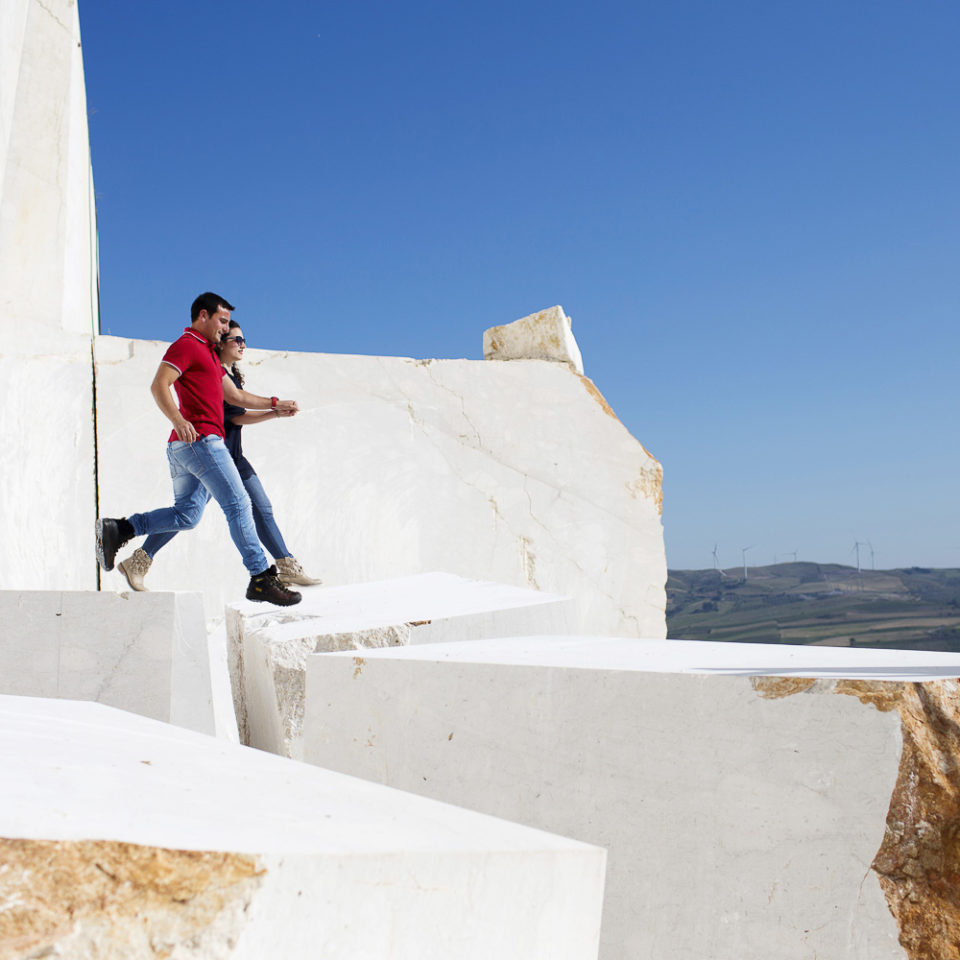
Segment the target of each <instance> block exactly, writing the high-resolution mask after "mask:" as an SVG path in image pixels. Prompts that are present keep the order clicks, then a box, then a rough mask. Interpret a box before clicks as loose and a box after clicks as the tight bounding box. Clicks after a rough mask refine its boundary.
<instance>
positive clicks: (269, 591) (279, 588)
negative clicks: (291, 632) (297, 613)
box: [247, 567, 303, 607]
mask: <svg viewBox="0 0 960 960" xmlns="http://www.w3.org/2000/svg"><path fill="white" fill-rule="evenodd" d="M247 599H248V600H257V601H261V600H265V601H266V602H267V603H275V604H276V605H277V606H279V607H292V606H293V605H294V604H295V603H299V602H300V601H301V600H302V599H303V597H301V596H300V594H299V593H297V591H296V590H288V589H287V588H286V587H285V586H284V585H283V584H282V583H281V582H280V578H279V577H278V576H277V568H276V567H267V569H266V570H264V571H263V573H258V574H257V575H256V576H255V577H251V578H250V585H249V586H248V587H247Z"/></svg>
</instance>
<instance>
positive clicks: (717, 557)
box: [713, 543, 726, 577]
mask: <svg viewBox="0 0 960 960" xmlns="http://www.w3.org/2000/svg"><path fill="white" fill-rule="evenodd" d="M719 546H720V544H718V543H715V544H714V545H713V569H714V570H716V571H717V573H719V574H720V576H721V577H725V576H726V574H725V573H724V572H723V568H722V567H721V566H720V554H719V553H718V548H719Z"/></svg>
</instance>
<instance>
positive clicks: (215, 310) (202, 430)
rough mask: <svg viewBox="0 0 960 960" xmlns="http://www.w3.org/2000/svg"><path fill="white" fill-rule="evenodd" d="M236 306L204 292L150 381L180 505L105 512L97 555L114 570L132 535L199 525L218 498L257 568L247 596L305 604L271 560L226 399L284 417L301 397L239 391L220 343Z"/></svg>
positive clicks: (247, 560) (248, 561) (243, 552)
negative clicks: (113, 514)
mask: <svg viewBox="0 0 960 960" xmlns="http://www.w3.org/2000/svg"><path fill="white" fill-rule="evenodd" d="M233 309H235V308H234V307H233V306H232V305H231V304H230V303H229V301H227V300H225V299H224V298H223V297H220V296H218V295H217V294H215V293H203V294H201V295H200V296H199V297H197V299H196V300H194V301H193V305H192V306H191V308H190V321H191V323H190V326H189V327H187V328H186V329H185V330H184V331H183V335H182V336H181V337H180V339H179V340H177V341H176V342H174V343H172V344H171V345H170V347H169V349H168V350H167V352H166V353H165V354H164V355H163V360H162V361H161V363H160V366H159V368H158V369H157V374H156V376H155V377H154V378H153V383H152V384H151V385H150V392H151V393H152V394H153V398H154V400H156V402H157V406H158V407H160V409H161V410H162V411H163V413H164V416H166V417H167V419H168V420H169V421H170V422H171V423H172V424H173V430H172V432H171V433H170V438H169V440H168V442H167V459H168V460H169V462H170V476H171V477H172V479H173V496H174V503H173V506H172V507H164V508H161V509H159V510H151V511H149V512H147V513H134V514H131V515H130V516H129V517H123V518H120V519H112V518H109V517H103V518H99V519H98V520H97V525H96V534H97V560H98V561H99V563H100V566H102V567H103V569H104V570H112V569H113V564H114V561H115V559H116V555H117V551H118V550H119V549H120V547H122V546H123V545H124V544H125V543H126V542H127V541H128V540H130V539H132V538H133V537H139V536H143V535H149V534H151V533H168V532H179V531H181V530H189V529H191V528H192V527H195V526H196V525H197V523H199V521H200V517H201V516H203V509H204V507H205V506H206V505H207V501H208V500H209V499H210V498H211V497H213V499H214V500H216V501H217V503H219V504H220V506H221V507H222V508H223V512H224V515H225V516H226V518H227V525H228V527H229V528H230V536H231V537H232V538H233V542H234V543H235V544H236V545H237V549H238V550H239V551H240V556H241V557H242V558H243V563H244V566H245V567H246V568H247V570H248V571H249V572H250V584H249V586H248V587H247V599H248V600H266V601H267V602H269V603H276V604H280V605H281V606H290V605H292V604H294V603H299V602H300V599H301V596H300V594H299V593H297V592H296V591H295V590H288V589H287V588H286V587H285V586H284V585H283V584H282V583H281V582H280V580H279V578H278V577H277V568H276V567H275V566H271V565H270V564H268V563H267V558H266V555H265V554H264V552H263V549H262V548H261V546H260V541H259V539H258V538H257V530H256V526H255V524H254V520H253V511H252V509H251V507H250V497H249V495H248V494H247V491H246V490H245V489H244V486H243V481H242V480H241V479H240V474H239V473H238V472H237V466H236V464H235V463H234V462H233V458H232V457H231V456H230V453H229V451H228V450H227V448H226V446H225V445H224V442H223V435H224V429H223V401H224V399H225V398H226V400H228V401H229V402H230V403H233V404H236V405H237V406H242V407H246V408H247V409H248V410H270V409H276V410H277V412H278V413H279V414H280V415H281V416H283V415H286V416H293V415H294V414H295V413H296V412H297V410H298V407H297V402H296V400H278V399H277V398H276V397H259V396H257V395H256V394H254V393H250V392H249V391H247V390H240V389H238V388H237V387H236V386H235V385H234V384H233V382H232V381H231V380H230V379H229V378H225V377H224V374H223V368H222V367H221V365H220V358H219V357H218V356H217V354H216V351H215V350H214V345H215V344H217V343H219V342H220V337H221V336H223V335H224V334H226V332H227V330H228V328H229V324H230V311H231V310H233ZM171 387H173V389H174V390H175V391H176V394H177V402H175V401H174V399H173V396H172V395H171V393H170V388H171Z"/></svg>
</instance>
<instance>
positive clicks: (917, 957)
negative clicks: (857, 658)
mask: <svg viewBox="0 0 960 960" xmlns="http://www.w3.org/2000/svg"><path fill="white" fill-rule="evenodd" d="M837 692H838V693H848V694H851V695H853V696H856V697H859V698H860V700H861V701H862V702H864V703H870V704H873V705H874V706H876V707H877V708H878V709H880V710H894V709H896V710H897V711H899V713H900V724H901V731H902V734H903V752H902V753H901V756H900V770H899V772H898V774H897V785H896V787H895V788H894V791H893V797H892V798H891V800H890V809H889V811H888V812H887V826H886V831H885V832H884V838H883V843H882V844H881V846H880V850H879V852H878V853H877V855H876V857H875V858H874V861H873V869H874V870H875V871H876V872H877V874H878V876H879V878H880V885H881V887H882V888H883V892H884V893H885V894H886V897H887V903H888V904H889V905H890V910H891V912H892V913H893V915H894V917H896V920H897V924H898V925H899V927H900V943H901V945H902V946H903V948H904V949H905V950H906V951H907V955H908V956H909V957H910V960H960V776H958V772H960V699H958V696H960V682H958V681H957V680H928V681H926V682H924V683H891V682H886V683H885V682H882V681H866V680H846V681H843V682H842V683H840V684H837Z"/></svg>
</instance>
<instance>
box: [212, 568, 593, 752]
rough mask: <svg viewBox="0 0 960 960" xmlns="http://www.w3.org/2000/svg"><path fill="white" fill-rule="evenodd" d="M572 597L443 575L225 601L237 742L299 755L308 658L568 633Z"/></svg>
mask: <svg viewBox="0 0 960 960" xmlns="http://www.w3.org/2000/svg"><path fill="white" fill-rule="evenodd" d="M576 616H577V614H576V607H575V604H574V602H573V601H572V600H571V599H570V598H568V597H561V596H558V595H556V594H548V593H541V592H539V591H536V590H526V589H523V588H520V587H512V586H507V585H505V584H500V583H489V582H485V581H480V580H468V579H465V578H463V577H457V576H454V575H452V574H448V573H424V574H417V575H415V576H409V577H398V578H396V579H393V580H381V581H377V582H374V583H360V584H350V585H349V586H341V587H324V588H311V589H309V590H304V591H303V600H302V601H301V602H300V603H299V604H297V605H296V606H294V607H265V606H264V605H263V604H258V603H253V602H251V601H248V600H244V601H241V602H238V603H234V604H230V605H228V607H227V621H226V622H227V633H228V644H229V662H230V678H231V682H232V685H233V694H234V705H235V708H236V715H237V720H238V724H239V728H240V738H241V741H242V742H243V743H245V744H247V745H249V746H254V747H257V748H259V749H261V750H269V751H270V752H271V753H276V754H279V755H281V756H287V757H293V758H294V759H300V757H301V755H302V753H301V741H300V727H301V723H302V718H303V703H304V696H305V677H306V674H305V667H306V663H307V659H308V658H309V657H310V656H311V655H313V654H317V653H323V652H326V651H330V650H359V649H366V648H375V647H389V646H406V645H408V644H424V643H439V642H452V641H464V640H469V641H473V640H479V639H481V638H484V637H496V636H504V635H522V634H529V633H543V632H553V631H558V632H559V631H568V630H570V629H572V628H573V624H574V623H575V621H576Z"/></svg>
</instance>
